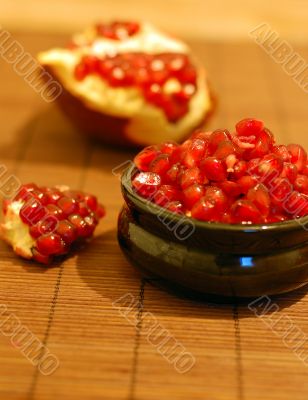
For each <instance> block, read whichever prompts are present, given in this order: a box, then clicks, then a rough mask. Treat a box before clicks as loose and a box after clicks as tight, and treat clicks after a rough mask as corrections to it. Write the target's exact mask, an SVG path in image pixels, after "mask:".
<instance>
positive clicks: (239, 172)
mask: <svg viewBox="0 0 308 400" xmlns="http://www.w3.org/2000/svg"><path fill="white" fill-rule="evenodd" d="M246 171H247V163H246V161H243V160H241V161H237V162H236V164H234V166H233V172H232V173H231V175H230V178H231V179H234V180H237V179H240V178H241V177H242V176H244V175H245V174H246Z"/></svg>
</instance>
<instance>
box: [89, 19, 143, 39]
mask: <svg viewBox="0 0 308 400" xmlns="http://www.w3.org/2000/svg"><path fill="white" fill-rule="evenodd" d="M139 30H140V25H139V24H138V23H137V22H117V21H116V22H112V23H110V24H97V25H96V33H97V35H99V36H104V37H105V38H107V39H111V40H125V39H127V38H129V37H130V36H133V35H135V34H136V33H138V32H139Z"/></svg>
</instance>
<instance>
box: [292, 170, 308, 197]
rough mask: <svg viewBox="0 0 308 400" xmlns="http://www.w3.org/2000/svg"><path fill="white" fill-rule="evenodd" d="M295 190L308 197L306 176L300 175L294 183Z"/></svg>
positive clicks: (307, 179) (307, 178)
mask: <svg viewBox="0 0 308 400" xmlns="http://www.w3.org/2000/svg"><path fill="white" fill-rule="evenodd" d="M294 189H295V190H297V191H298V192H300V193H303V194H307V195H308V177H307V176H306V175H298V176H297V178H296V179H295V181H294Z"/></svg>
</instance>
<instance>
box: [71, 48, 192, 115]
mask: <svg viewBox="0 0 308 400" xmlns="http://www.w3.org/2000/svg"><path fill="white" fill-rule="evenodd" d="M89 74H97V75H99V76H100V77H101V78H102V79H104V80H106V81H107V82H108V84H109V85H110V86H111V87H114V88H118V87H126V88H127V87H135V88H138V89H139V90H140V91H141V92H142V94H143V97H144V99H145V100H146V101H147V102H149V103H150V104H152V105H154V106H156V107H159V108H161V109H162V110H163V111H164V113H165V115H166V117H167V118H168V120H169V121H170V122H176V121H178V120H179V119H180V118H182V117H183V116H184V115H186V113H187V112H188V110H189V101H190V99H191V98H192V96H193V95H194V94H195V92H196V86H197V71H196V69H195V67H194V65H193V64H192V63H191V61H190V59H189V57H188V56H187V55H185V54H178V53H163V54H156V55H151V54H145V53H121V54H117V55H115V56H105V57H104V58H99V57H96V56H92V55H87V56H84V57H83V58H82V59H81V61H80V63H79V64H77V66H76V68H75V78H76V79H77V80H83V79H84V78H85V77H86V76H88V75H89Z"/></svg>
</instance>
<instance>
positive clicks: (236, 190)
mask: <svg viewBox="0 0 308 400" xmlns="http://www.w3.org/2000/svg"><path fill="white" fill-rule="evenodd" d="M217 185H218V186H219V188H220V189H222V191H223V192H224V193H226V195H227V196H231V197H237V196H239V195H240V194H241V193H243V189H242V186H241V185H240V184H239V183H237V182H233V181H223V182H219V183H217Z"/></svg>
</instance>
